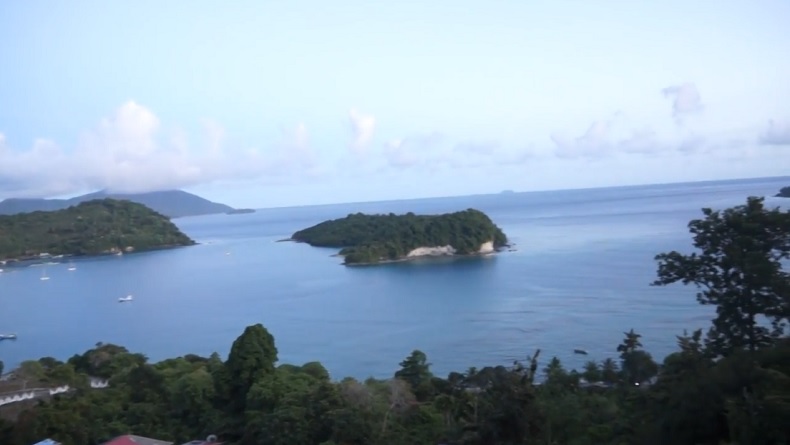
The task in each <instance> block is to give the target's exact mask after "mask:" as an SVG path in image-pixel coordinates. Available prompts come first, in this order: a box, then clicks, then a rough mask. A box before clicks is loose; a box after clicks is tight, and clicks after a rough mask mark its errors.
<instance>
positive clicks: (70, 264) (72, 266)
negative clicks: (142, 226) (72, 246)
mask: <svg viewBox="0 0 790 445" xmlns="http://www.w3.org/2000/svg"><path fill="white" fill-rule="evenodd" d="M68 270H69V271H73V270H77V266H76V265H75V264H74V263H69V268H68Z"/></svg>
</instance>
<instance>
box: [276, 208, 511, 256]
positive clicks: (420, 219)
mask: <svg viewBox="0 0 790 445" xmlns="http://www.w3.org/2000/svg"><path fill="white" fill-rule="evenodd" d="M291 239H292V240H294V241H300V242H305V243H308V244H310V245H311V246H319V247H338V248H342V250H341V251H340V255H342V256H344V258H345V263H346V264H355V263H376V262H380V261H392V260H398V259H402V258H404V257H406V255H408V253H409V252H411V251H412V250H414V249H416V248H418V247H439V246H448V245H449V246H452V247H453V248H454V249H455V251H456V253H457V254H460V255H469V254H474V253H477V252H478V251H479V250H480V247H481V245H482V244H483V243H486V242H493V244H494V247H495V248H499V247H502V246H504V245H505V244H507V237H506V236H505V234H504V233H503V232H502V230H500V229H499V227H497V226H496V225H495V224H494V223H493V222H492V221H491V219H490V218H489V217H488V215H486V214H485V213H483V212H481V211H479V210H475V209H468V210H464V211H461V212H455V213H447V214H443V215H415V214H414V213H411V212H409V213H407V214H405V215H395V214H393V213H390V214H389V215H365V214H362V213H355V214H351V215H348V216H346V217H345V218H340V219H334V220H330V221H324V222H322V223H320V224H317V225H315V226H313V227H309V228H307V229H304V230H300V231H298V232H296V233H294V234H293V236H291Z"/></svg>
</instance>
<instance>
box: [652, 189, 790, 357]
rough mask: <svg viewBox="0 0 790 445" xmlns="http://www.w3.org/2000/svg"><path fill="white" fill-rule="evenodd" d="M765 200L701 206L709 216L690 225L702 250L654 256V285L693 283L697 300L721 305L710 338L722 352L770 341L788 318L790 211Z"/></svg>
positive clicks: (755, 199)
mask: <svg viewBox="0 0 790 445" xmlns="http://www.w3.org/2000/svg"><path fill="white" fill-rule="evenodd" d="M763 201H764V199H763V198H757V197H749V198H748V200H747V202H746V204H745V205H741V206H737V207H733V208H730V209H726V210H723V211H714V210H712V209H709V208H706V209H702V213H703V214H704V215H705V218H704V219H696V220H693V221H691V222H690V223H689V226H688V227H689V231H690V232H691V233H692V234H693V235H694V247H696V248H697V250H698V252H694V253H691V254H688V255H686V254H682V253H679V252H676V251H673V252H669V253H662V254H660V255H658V256H656V260H657V261H658V279H657V280H656V281H655V282H654V283H653V284H654V285H659V286H663V285H667V284H671V283H675V282H682V283H683V284H694V285H695V286H697V287H698V288H700V291H699V292H698V293H697V299H698V300H699V302H700V303H702V304H712V305H715V306H716V307H717V311H716V318H715V319H714V320H713V327H712V328H711V330H710V332H709V335H708V341H709V342H710V343H711V345H712V346H713V350H714V351H715V353H717V354H719V355H722V354H725V353H727V352H729V351H732V350H736V349H748V350H751V351H754V350H756V349H758V348H760V347H763V346H766V345H770V344H772V343H773V342H774V341H775V340H776V339H777V338H779V337H780V336H781V335H782V334H783V330H784V327H785V325H786V322H787V321H788V317H790V276H789V275H788V273H787V272H784V271H783V270H782V261H785V260H787V259H788V258H790V211H781V210H780V209H779V208H778V207H777V208H774V209H767V208H765V206H764V205H763ZM760 317H766V318H767V319H768V320H770V321H771V324H772V327H771V328H769V327H767V326H765V325H764V324H760V319H759V318H760Z"/></svg>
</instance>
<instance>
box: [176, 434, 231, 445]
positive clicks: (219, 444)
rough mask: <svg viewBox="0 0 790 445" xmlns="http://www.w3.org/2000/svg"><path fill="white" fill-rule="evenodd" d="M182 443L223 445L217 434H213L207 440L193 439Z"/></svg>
mask: <svg viewBox="0 0 790 445" xmlns="http://www.w3.org/2000/svg"><path fill="white" fill-rule="evenodd" d="M182 445H222V442H217V436H215V435H213V434H212V435H210V436H208V437H207V438H206V440H193V441H191V442H187V443H185V444H182Z"/></svg>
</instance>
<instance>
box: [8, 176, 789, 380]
mask: <svg viewBox="0 0 790 445" xmlns="http://www.w3.org/2000/svg"><path fill="white" fill-rule="evenodd" d="M788 184H790V178H779V179H777V178H772V179H753V180H737V181H725V182H708V183H695V184H672V185H656V186H640V187H623V188H610V189H593V190H577V191H557V192H536V193H515V194H501V195H485V196H469V197H457V198H440V199H423V200H410V201H392V202H378V203H363V204H343V205H328V206H316V207H300V208H282V209H268V210H261V211H258V212H257V213H254V214H247V215H213V216H207V217H194V218H183V219H178V220H175V222H176V223H177V224H178V225H179V226H180V227H181V228H182V229H183V230H184V231H185V232H186V233H187V234H189V235H190V236H191V237H193V238H194V239H195V240H197V241H198V242H200V243H201V244H200V245H198V246H194V247H189V248H182V249H175V250H168V251H161V252H149V253H141V254H134V255H126V256H122V257H105V258H92V259H84V260H79V261H76V263H75V264H76V265H77V270H75V271H68V270H67V266H66V264H56V265H49V266H34V267H26V268H7V269H6V270H5V271H4V272H3V273H0V333H8V332H14V333H17V334H18V336H19V339H18V340H17V341H3V342H0V359H2V360H3V361H5V363H6V365H7V367H8V366H13V365H15V364H18V363H19V362H20V361H22V360H26V359H32V358H39V357H42V356H53V357H57V358H60V359H65V358H68V357H69V356H71V355H73V354H74V353H81V352H83V351H85V350H86V349H88V348H91V347H93V345H94V344H95V343H96V342H99V341H102V342H111V343H117V344H121V345H124V346H126V347H128V348H129V349H131V350H132V351H137V352H143V353H145V354H146V355H148V356H149V357H150V358H151V359H152V360H159V359H163V358H166V357H171V356H178V355H183V354H186V353H196V354H203V355H208V354H210V353H211V352H213V351H217V352H219V353H220V354H222V355H223V356H224V355H225V354H227V351H228V350H229V348H230V345H231V343H232V342H233V340H234V339H235V338H236V337H237V336H238V335H239V334H240V333H241V332H242V330H243V329H244V327H245V326H246V325H249V324H253V323H263V324H264V325H265V326H266V327H267V328H268V329H269V330H270V331H271V332H272V334H273V335H274V336H275V339H276V341H277V347H278V349H279V351H280V353H279V356H280V360H281V362H288V363H295V364H300V363H304V362H307V361H314V360H318V361H320V362H322V363H323V364H324V365H325V366H326V367H327V368H328V369H329V371H330V372H331V373H332V375H333V376H334V377H336V378H340V377H343V376H355V377H360V378H363V377H367V376H375V377H386V376H390V375H391V374H392V373H393V372H394V371H395V370H396V369H397V367H398V363H399V362H400V361H401V360H402V359H403V358H404V357H405V356H407V355H408V354H409V353H410V352H411V351H412V350H413V349H421V350H423V351H424V352H426V353H427V354H428V357H429V360H430V361H431V362H432V363H433V369H434V371H435V372H437V373H438V374H446V373H447V372H449V371H453V370H455V371H464V370H466V369H467V368H468V367H470V366H477V367H482V366H486V365H499V364H504V365H507V364H510V363H511V362H512V361H513V360H514V359H523V358H524V357H525V356H527V355H529V354H531V353H532V352H534V350H535V349H536V348H541V349H542V351H543V352H542V353H541V354H542V357H543V358H544V363H545V361H546V360H548V358H550V357H551V356H553V355H556V356H558V357H559V358H560V359H562V360H563V362H564V363H565V364H566V365H567V366H571V367H579V366H581V364H582V363H583V362H584V361H586V360H589V359H597V360H602V359H604V358H606V357H614V356H616V352H615V348H616V346H617V344H618V343H619V342H620V340H621V338H622V336H623V331H627V330H628V329H631V328H634V329H635V330H637V331H638V332H640V333H641V334H643V336H644V337H643V340H644V342H643V343H644V344H645V347H646V348H648V349H649V351H650V352H651V353H652V354H653V355H654V356H655V357H656V358H657V359H662V358H663V357H664V356H665V355H666V354H667V353H669V352H672V351H673V350H674V347H675V336H676V335H678V334H681V333H682V332H683V330H684V329H689V330H691V329H694V328H697V327H705V326H708V324H709V320H710V316H711V314H712V313H713V311H712V308H709V307H702V306H699V305H698V304H697V302H696V300H695V299H694V292H695V291H694V289H692V288H684V287H683V286H680V285H678V286H672V287H669V288H655V287H650V286H649V283H650V282H651V281H652V280H653V279H654V277H655V271H656V264H655V262H654V260H653V257H654V256H655V254H657V253H659V252H663V251H668V250H672V249H676V250H684V251H688V250H689V248H690V237H689V234H688V232H687V229H686V224H687V223H688V221H689V220H690V219H692V218H696V217H699V216H700V214H701V213H700V208H701V207H714V208H724V207H728V206H732V205H737V204H741V203H744V202H745V200H746V197H747V196H749V195H758V196H764V195H771V194H774V193H776V191H777V190H778V189H779V188H780V187H782V186H786V185H788ZM768 202H769V203H771V204H774V205H778V204H779V203H781V202H782V200H781V199H778V198H773V199H771V198H768ZM469 207H474V208H477V209H480V210H482V211H484V212H486V213H488V214H489V215H490V216H491V217H492V219H493V220H494V221H495V222H496V223H497V224H498V225H499V226H500V227H501V228H502V229H503V230H504V231H505V233H506V234H507V235H508V236H509V237H510V239H511V240H512V241H514V242H515V243H516V244H517V249H518V250H517V251H516V252H508V253H502V254H500V255H497V256H495V257H490V258H479V259H472V260H457V261H432V262H423V263H402V264H393V265H386V266H378V267H366V268H347V267H343V266H340V265H339V259H338V258H334V257H330V255H331V254H333V253H335V250H334V249H320V248H313V247H310V246H307V245H304V244H295V243H277V242H275V241H276V240H278V239H282V238H285V237H288V236H289V235H290V234H291V233H293V232H294V231H296V230H298V229H301V228H304V227H307V226H310V225H312V224H315V223H317V222H320V221H323V220H325V219H329V218H336V217H342V216H345V215H346V214H348V213H352V212H358V211H359V212H366V213H367V212H395V213H402V212H407V211H413V212H415V213H440V212H448V211H455V210H462V209H465V208H469ZM228 253H229V254H228ZM42 267H45V268H46V273H47V275H48V276H50V277H51V279H50V280H48V281H41V280H40V279H39V278H40V277H41V275H42ZM127 294H133V295H134V301H133V302H131V303H123V304H119V303H118V298H119V297H121V296H125V295H127ZM574 348H584V349H586V350H588V351H589V353H590V355H589V356H587V357H584V356H578V355H574V354H573V349H574Z"/></svg>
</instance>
